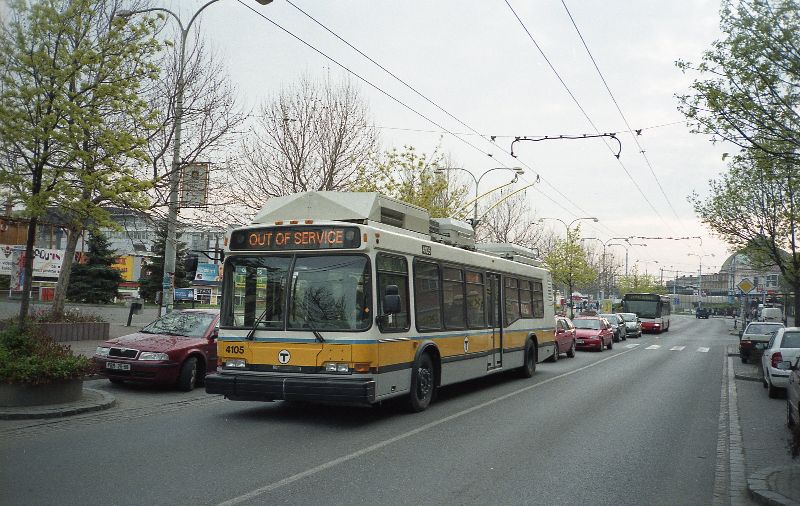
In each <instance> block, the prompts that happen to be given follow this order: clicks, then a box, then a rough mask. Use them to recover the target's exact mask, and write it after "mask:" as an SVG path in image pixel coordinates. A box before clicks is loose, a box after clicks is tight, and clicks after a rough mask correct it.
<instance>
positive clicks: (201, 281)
mask: <svg viewBox="0 0 800 506" xmlns="http://www.w3.org/2000/svg"><path fill="white" fill-rule="evenodd" d="M221 281H222V265H220V264H210V263H198V264H197V271H195V274H194V284H197V285H216V284H219V283H220V282H221Z"/></svg>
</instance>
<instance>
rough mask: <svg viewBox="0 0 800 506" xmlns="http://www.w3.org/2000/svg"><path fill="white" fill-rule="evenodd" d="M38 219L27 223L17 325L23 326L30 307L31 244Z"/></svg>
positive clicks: (34, 237)
mask: <svg viewBox="0 0 800 506" xmlns="http://www.w3.org/2000/svg"><path fill="white" fill-rule="evenodd" d="M38 224H39V218H37V217H35V216H34V217H32V218H31V219H30V221H29V222H28V237H27V239H26V240H25V265H24V267H23V276H24V277H23V280H22V301H21V303H20V305H19V325H20V327H24V326H25V322H26V320H27V318H28V309H29V307H30V305H31V287H32V285H33V244H34V242H36V227H37V225H38Z"/></svg>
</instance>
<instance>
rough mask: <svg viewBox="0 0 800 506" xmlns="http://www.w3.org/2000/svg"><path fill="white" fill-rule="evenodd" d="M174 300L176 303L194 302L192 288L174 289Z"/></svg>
mask: <svg viewBox="0 0 800 506" xmlns="http://www.w3.org/2000/svg"><path fill="white" fill-rule="evenodd" d="M175 300H176V301H181V300H183V301H186V300H194V288H176V289H175Z"/></svg>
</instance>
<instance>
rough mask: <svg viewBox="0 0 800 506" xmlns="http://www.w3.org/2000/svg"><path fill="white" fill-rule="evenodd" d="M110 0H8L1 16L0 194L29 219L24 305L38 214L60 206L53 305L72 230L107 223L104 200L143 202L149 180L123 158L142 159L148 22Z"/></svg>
mask: <svg viewBox="0 0 800 506" xmlns="http://www.w3.org/2000/svg"><path fill="white" fill-rule="evenodd" d="M115 7H116V4H115V3H114V2H112V1H110V0H39V1H31V0H12V2H11V4H10V10H11V16H10V20H9V21H8V22H7V23H5V24H2V25H0V68H2V69H3V71H2V72H0V153H1V154H2V157H3V159H4V160H7V162H8V166H7V167H6V168H5V170H3V171H0V194H2V195H0V196H2V197H4V198H5V199H6V200H8V201H11V202H14V203H21V204H23V207H24V209H25V211H24V212H25V214H26V216H27V217H28V218H30V226H29V228H28V237H27V241H26V255H25V259H26V262H25V286H24V289H23V299H22V304H21V306H20V316H19V318H20V323H21V324H22V325H24V323H25V318H26V316H27V312H28V307H29V302H30V301H29V292H30V280H31V279H32V270H33V244H34V239H35V237H36V228H37V225H38V219H39V217H41V216H42V215H43V214H44V213H45V211H46V209H47V208H48V207H51V206H58V207H59V209H60V211H61V214H62V216H63V218H64V223H63V225H64V226H65V228H66V229H67V232H68V238H67V248H66V250H67V251H66V255H65V261H64V265H63V266H62V270H61V276H60V277H59V290H57V292H56V294H57V295H56V297H57V298H56V301H55V303H54V306H53V310H54V312H60V311H63V304H64V297H65V295H66V289H65V287H66V286H68V282H69V276H70V274H71V272H72V269H71V266H72V259H73V258H74V252H75V248H76V245H77V241H78V237H79V236H80V235H81V234H82V232H83V230H84V229H86V228H90V229H93V228H96V227H99V226H103V225H110V220H109V216H108V213H107V212H106V211H105V210H104V209H103V207H102V206H105V205H108V204H114V205H118V206H123V207H141V206H143V205H144V204H145V203H146V201H145V200H144V198H143V191H144V190H145V189H146V188H147V184H146V183H142V182H141V181H139V180H137V179H136V178H135V177H134V176H133V172H132V169H131V168H130V165H131V162H133V163H134V164H135V163H136V162H137V161H142V160H146V158H147V157H146V155H145V153H144V152H143V150H142V146H143V144H144V142H145V139H144V138H143V137H141V136H139V135H136V134H134V133H132V132H133V131H135V129H134V128H132V125H133V124H139V125H146V124H147V122H148V118H149V113H148V112H147V108H146V105H147V104H146V102H144V101H143V100H142V99H141V98H139V97H138V95H137V91H138V89H139V86H140V83H141V82H142V81H143V80H147V79H149V78H151V77H153V76H154V75H155V69H154V67H153V66H152V65H151V64H150V63H149V62H148V58H149V57H150V56H151V55H152V54H153V53H154V52H155V51H157V49H158V42H157V41H156V40H155V39H153V38H152V36H151V34H152V30H153V23H152V21H151V20H148V19H146V18H145V19H143V20H142V21H141V22H139V23H125V22H124V20H122V19H119V18H116V17H115V16H114V13H115Z"/></svg>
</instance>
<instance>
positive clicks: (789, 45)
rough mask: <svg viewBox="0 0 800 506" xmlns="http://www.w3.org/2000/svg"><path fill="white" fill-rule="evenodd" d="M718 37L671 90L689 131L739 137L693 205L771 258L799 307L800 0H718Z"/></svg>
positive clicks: (799, 309)
mask: <svg viewBox="0 0 800 506" xmlns="http://www.w3.org/2000/svg"><path fill="white" fill-rule="evenodd" d="M720 27H721V31H722V33H723V37H722V38H721V39H720V40H717V41H716V42H714V44H713V45H712V48H711V49H710V50H709V51H706V52H705V53H704V55H703V61H702V63H700V64H699V65H692V64H690V63H686V62H678V65H679V66H680V67H681V68H683V69H685V70H696V71H698V72H699V73H700V75H701V79H698V80H696V81H695V82H694V84H693V86H692V88H693V92H692V93H691V94H687V95H684V96H681V97H679V99H680V102H681V106H680V108H681V111H682V112H683V113H684V114H685V115H686V117H687V118H688V119H689V120H690V122H692V123H693V124H694V129H695V131H696V132H700V133H705V134H710V135H711V136H712V140H718V139H722V140H725V141H728V142H732V143H734V144H736V145H737V146H739V147H740V148H741V149H742V151H741V152H740V153H738V154H737V155H736V156H734V157H732V159H731V160H730V161H729V165H728V172H727V173H726V174H723V175H722V176H721V177H720V178H719V179H716V180H713V181H711V186H710V191H709V195H708V197H705V198H703V197H701V196H699V195H697V194H694V195H693V196H692V197H691V200H692V202H693V204H694V208H695V212H697V214H698V215H699V216H700V218H701V220H702V221H703V222H704V223H706V224H707V225H708V226H709V227H710V228H711V229H712V230H713V231H714V232H716V233H717V234H718V235H719V236H720V237H722V238H723V239H724V240H726V241H727V242H728V243H730V244H731V245H732V246H733V248H732V249H734V250H743V252H744V253H745V254H746V255H747V256H748V257H749V258H750V259H751V261H752V263H753V266H754V267H756V268H760V267H767V266H771V265H774V266H777V267H778V268H779V269H780V271H781V274H782V275H783V278H784V279H785V280H786V282H787V283H788V284H789V285H791V287H792V290H793V291H794V293H795V297H794V300H795V308H794V312H795V315H800V252H799V251H798V246H800V245H798V242H797V232H798V230H797V228H798V209H797V191H798V171H797V166H798V162H800V115H798V113H797V111H798V109H799V108H800V65H798V62H800V3H798V2H797V0H775V1H771V2H770V1H766V0H753V1H749V2H745V1H739V2H735V1H733V0H725V1H724V2H723V4H722V9H721V23H720Z"/></svg>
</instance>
